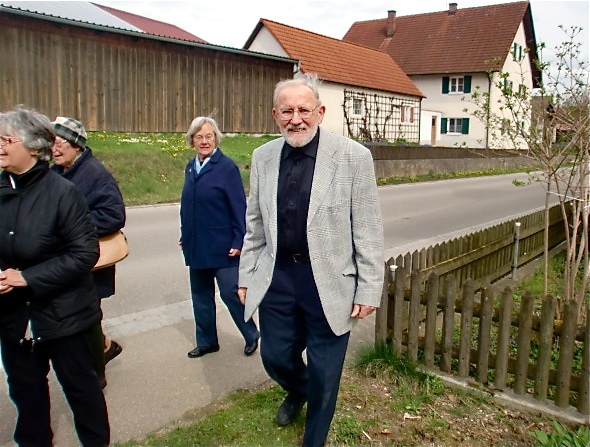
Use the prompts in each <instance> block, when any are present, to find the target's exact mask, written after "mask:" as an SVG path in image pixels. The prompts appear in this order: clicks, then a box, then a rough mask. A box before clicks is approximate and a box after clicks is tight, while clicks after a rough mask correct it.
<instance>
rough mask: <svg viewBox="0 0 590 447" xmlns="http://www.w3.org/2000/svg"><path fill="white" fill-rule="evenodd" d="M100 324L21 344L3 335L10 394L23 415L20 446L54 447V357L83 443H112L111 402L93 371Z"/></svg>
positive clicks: (19, 418) (18, 427)
mask: <svg viewBox="0 0 590 447" xmlns="http://www.w3.org/2000/svg"><path fill="white" fill-rule="evenodd" d="M95 330H96V329H95V328H91V329H89V330H86V331H83V332H80V333H77V334H74V335H70V336H68V337H63V338H59V339H56V340H49V341H43V342H41V343H37V344H35V345H34V347H33V349H31V346H30V345H28V346H22V345H19V344H17V343H14V342H12V341H8V340H4V339H0V345H1V347H2V361H3V364H4V370H5V371H6V377H7V382H8V392H9V395H10V398H11V399H12V401H13V402H14V404H15V405H16V408H17V411H18V416H17V420H16V428H15V431H14V440H15V442H16V443H17V444H18V445H19V446H20V447H51V446H52V445H53V431H52V430H51V415H50V400H49V384H48V381H47V374H48V373H49V361H50V360H51V365H52V366H53V370H54V371H55V375H56V377H57V380H58V381H59V383H60V385H61V387H62V389H63V392H64V394H65V397H66V400H67V401H68V404H69V405H70V408H71V409H72V413H73V416H74V425H75V427H76V432H77V433H78V438H79V439H80V443H81V444H82V445H83V446H84V447H99V446H100V447H103V446H107V445H108V444H109V441H110V428H109V420H108V414H107V406H106V402H105V399H104V396H103V394H102V389H101V386H100V383H99V380H98V376H97V374H96V372H95V370H94V365H93V361H94V354H93V352H92V350H93V347H92V341H91V339H92V335H91V334H92V333H93V331H95Z"/></svg>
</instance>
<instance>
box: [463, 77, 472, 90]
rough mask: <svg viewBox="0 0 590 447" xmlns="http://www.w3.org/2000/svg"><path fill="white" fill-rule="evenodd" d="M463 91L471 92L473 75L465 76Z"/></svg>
mask: <svg viewBox="0 0 590 447" xmlns="http://www.w3.org/2000/svg"><path fill="white" fill-rule="evenodd" d="M463 93H471V76H463Z"/></svg>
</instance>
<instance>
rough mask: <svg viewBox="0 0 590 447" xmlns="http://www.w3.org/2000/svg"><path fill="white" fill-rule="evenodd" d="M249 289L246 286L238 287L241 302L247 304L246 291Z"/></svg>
mask: <svg viewBox="0 0 590 447" xmlns="http://www.w3.org/2000/svg"><path fill="white" fill-rule="evenodd" d="M247 290H248V289H247V288H246V287H240V288H239V289H238V298H239V299H240V303H242V304H243V305H246V291H247Z"/></svg>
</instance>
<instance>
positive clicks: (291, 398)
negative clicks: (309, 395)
mask: <svg viewBox="0 0 590 447" xmlns="http://www.w3.org/2000/svg"><path fill="white" fill-rule="evenodd" d="M306 400H307V399H306V398H305V396H303V395H301V394H296V393H289V394H287V397H286V398H285V400H284V401H283V403H282V404H281V406H280V407H279V411H277V417H276V422H277V424H279V425H289V424H290V423H291V422H293V421H294V420H295V418H296V417H297V416H299V413H301V409H302V408H303V405H304V404H305V401H306Z"/></svg>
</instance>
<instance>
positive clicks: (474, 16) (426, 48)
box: [343, 2, 538, 76]
mask: <svg viewBox="0 0 590 447" xmlns="http://www.w3.org/2000/svg"><path fill="white" fill-rule="evenodd" d="M392 12H393V13H394V14H393V16H395V12H394V11H392ZM394 20H395V32H394V33H393V35H392V36H391V37H388V36H387V27H388V19H379V20H371V21H364V22H355V23H354V24H353V25H352V26H351V27H350V29H349V30H348V32H347V33H346V35H345V36H344V39H343V40H345V41H348V42H355V43H358V44H361V45H367V46H370V47H372V48H377V49H380V50H382V51H384V52H386V53H387V54H389V55H390V56H391V57H392V58H394V59H395V61H396V62H397V63H398V64H399V65H400V66H401V67H402V68H403V69H404V71H405V72H406V73H408V74H409V75H419V74H434V73H437V74H439V73H458V72H459V73H461V72H464V73H465V72H467V73H474V72H476V73H477V72H488V71H498V70H500V69H501V67H502V64H503V63H504V61H505V60H506V58H507V57H508V55H509V52H510V49H511V46H512V42H513V41H514V37H515V36H516V33H517V31H518V28H519V26H520V24H521V23H523V22H524V27H525V33H526V38H527V45H528V47H529V49H530V51H531V53H530V54H531V60H534V59H536V58H537V47H536V43H535V37H534V29H533V22H532V15H531V10H530V5H529V2H514V3H504V4H499V5H491V6H482V7H477V8H465V9H457V10H456V11H454V13H452V12H451V11H443V12H433V13H428V14H417V15H411V16H402V17H395V19H394ZM533 72H534V73H536V75H537V76H538V70H537V69H536V67H533Z"/></svg>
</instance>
